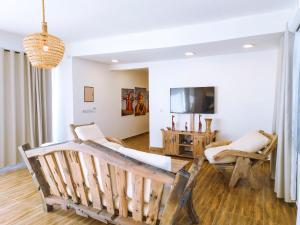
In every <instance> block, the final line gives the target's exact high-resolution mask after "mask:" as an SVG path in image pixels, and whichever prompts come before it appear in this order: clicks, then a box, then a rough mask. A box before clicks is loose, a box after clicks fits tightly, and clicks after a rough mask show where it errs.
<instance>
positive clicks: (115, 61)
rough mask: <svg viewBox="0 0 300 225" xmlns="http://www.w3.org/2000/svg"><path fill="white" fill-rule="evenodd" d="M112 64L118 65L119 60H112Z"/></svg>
mask: <svg viewBox="0 0 300 225" xmlns="http://www.w3.org/2000/svg"><path fill="white" fill-rule="evenodd" d="M111 62H112V63H118V62H119V60H117V59H112V60H111Z"/></svg>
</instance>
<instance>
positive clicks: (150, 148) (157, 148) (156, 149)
mask: <svg viewBox="0 0 300 225" xmlns="http://www.w3.org/2000/svg"><path fill="white" fill-rule="evenodd" d="M149 150H150V152H154V153H160V154H162V153H163V148H160V147H151V146H150V147H149Z"/></svg>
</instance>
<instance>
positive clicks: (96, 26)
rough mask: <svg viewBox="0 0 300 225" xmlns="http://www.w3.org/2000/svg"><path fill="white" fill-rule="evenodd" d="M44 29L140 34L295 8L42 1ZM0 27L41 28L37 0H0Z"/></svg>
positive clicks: (254, 0) (170, 0)
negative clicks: (44, 11)
mask: <svg viewBox="0 0 300 225" xmlns="http://www.w3.org/2000/svg"><path fill="white" fill-rule="evenodd" d="M45 1H46V3H45V4H46V19H47V21H48V26H49V32H51V33H53V34H55V35H58V36H60V37H61V38H62V39H63V40H64V41H67V42H70V41H77V40H84V39H91V38H96V37H105V36H111V35H118V34H125V33H133V32H143V31H149V30H156V29H163V28H169V27H177V26H183V25H190V24H196V23H203V22H207V21H217V20H223V19H228V18H233V17H241V16H248V15H252V14H260V13H268V12H271V11H276V10H284V9H291V8H293V7H295V5H296V0H45ZM0 4H1V5H0V29H1V30H6V31H10V32H15V33H21V34H28V33H31V32H37V31H39V30H40V22H41V0H0Z"/></svg>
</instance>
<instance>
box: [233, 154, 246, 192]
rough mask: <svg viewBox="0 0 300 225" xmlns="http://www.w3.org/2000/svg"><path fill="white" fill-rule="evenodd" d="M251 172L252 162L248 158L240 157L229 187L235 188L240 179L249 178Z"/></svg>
mask: <svg viewBox="0 0 300 225" xmlns="http://www.w3.org/2000/svg"><path fill="white" fill-rule="evenodd" d="M250 170H251V161H250V159H248V158H242V157H238V158H237V160H236V164H235V167H234V170H233V172H232V175H231V179H230V182H229V187H234V186H235V185H236V184H237V182H238V181H239V179H240V178H248V176H249V174H250V173H251V172H250Z"/></svg>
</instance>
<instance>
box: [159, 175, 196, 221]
mask: <svg viewBox="0 0 300 225" xmlns="http://www.w3.org/2000/svg"><path fill="white" fill-rule="evenodd" d="M189 177H190V174H189V173H188V172H186V171H185V170H180V171H179V172H178V173H177V174H176V177H175V180H174V186H173V188H172V191H171V193H170V196H169V198H168V201H167V204H166V208H165V210H164V213H163V215H162V219H161V223H160V224H161V225H173V224H174V223H175V220H176V215H178V212H179V210H180V209H181V208H182V207H183V205H182V202H181V200H182V199H181V197H182V195H183V192H184V190H185V187H186V184H187V182H188V180H189Z"/></svg>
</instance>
